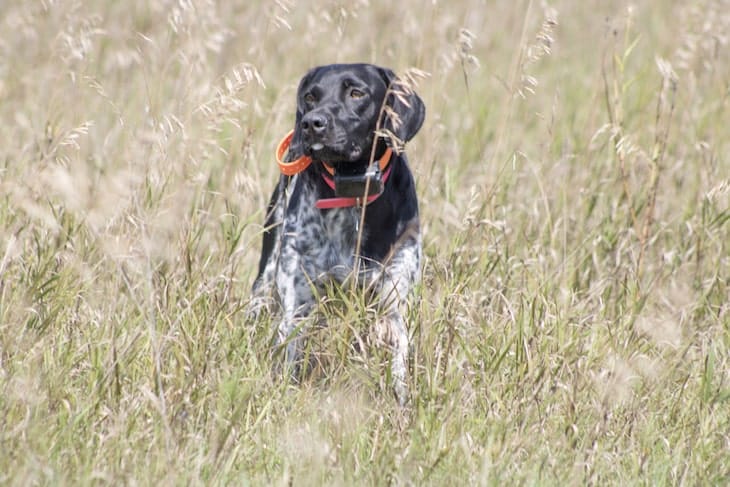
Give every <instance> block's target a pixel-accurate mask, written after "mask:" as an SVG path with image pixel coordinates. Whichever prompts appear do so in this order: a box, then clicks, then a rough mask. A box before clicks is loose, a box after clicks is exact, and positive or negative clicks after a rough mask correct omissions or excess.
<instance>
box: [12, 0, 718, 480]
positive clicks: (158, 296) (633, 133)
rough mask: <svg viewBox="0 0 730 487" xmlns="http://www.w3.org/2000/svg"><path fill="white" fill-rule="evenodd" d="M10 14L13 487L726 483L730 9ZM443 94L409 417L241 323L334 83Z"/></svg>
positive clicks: (339, 8)
mask: <svg viewBox="0 0 730 487" xmlns="http://www.w3.org/2000/svg"><path fill="white" fill-rule="evenodd" d="M549 3H550V5H549V6H548V5H547V3H546V2H538V1H530V0H524V1H517V2H512V1H501V0H500V1H496V2H485V1H478V0H465V1H454V2H445V1H439V0H433V1H423V2H419V1H416V0H405V1H403V2H384V1H380V0H369V1H368V0H354V1H347V2H345V1H342V2H340V1H337V0H322V1H319V0H318V1H312V2H296V1H294V0H279V1H276V2H273V1H248V0H237V1H226V2H213V1H206V0H179V1H172V0H153V1H141V0H134V1H128V2H115V1H111V0H86V1H81V0H80V1H71V0H34V1H22V0H10V1H9V2H8V1H6V2H3V6H2V11H3V13H2V15H1V16H0V123H1V124H2V130H0V484H2V485H23V486H25V485H96V484H121V485H124V484H128V485H155V484H161V485H200V484H213V485H225V484H230V485H246V484H253V485H295V486H296V485H318V484H329V485H348V484H365V485H384V484H396V485H400V484H406V485H475V484H476V485H585V484H588V485H725V484H727V483H729V482H730V426H729V425H730V296H729V294H730V282H729V280H730V181H729V179H730V56H729V55H728V49H730V14H728V12H730V2H728V1H727V0H707V1H698V2H676V1H671V0H657V1H653V2H637V3H636V5H635V6H632V5H631V4H630V3H627V2H623V1H616V2H605V1H599V0H588V1H580V0H551V1H550V2H549ZM348 61H365V62H373V63H376V64H380V65H385V66H390V67H392V68H393V69H394V70H396V71H397V72H401V73H402V72H405V71H406V70H407V69H409V68H412V67H415V68H418V69H421V70H423V71H426V72H428V73H429V74H430V76H429V77H427V78H425V79H424V80H422V81H421V83H420V85H419V87H418V91H419V93H420V94H421V95H422V98H423V99H424V101H425V103H426V106H427V120H426V123H425V125H424V127H423V129H422V130H421V132H420V134H418V135H417V136H416V138H415V139H414V140H413V141H412V142H411V143H410V144H409V148H408V152H409V157H410V160H411V165H412V168H413V170H414V173H415V174H416V179H417V184H418V191H419V196H420V199H421V212H422V222H423V229H424V246H425V254H426V259H425V262H424V269H423V274H424V278H423V281H422V285H421V286H420V288H419V290H418V295H417V296H416V299H414V300H413V306H412V309H411V310H410V311H409V321H410V324H411V328H410V332H411V336H412V348H413V354H412V361H411V377H410V382H411V394H412V397H411V401H410V406H409V408H408V409H407V410H401V409H399V408H398V407H397V404H396V401H395V400H394V398H393V397H392V394H391V392H390V388H389V386H388V384H387V382H388V380H389V379H388V377H387V373H386V370H387V359H388V357H387V355H384V354H382V353H380V352H378V351H377V350H373V349H367V348H366V349H363V350H359V349H357V347H353V346H352V345H353V342H354V338H353V337H355V336H363V335H366V334H367V327H368V323H370V322H372V319H373V317H372V310H369V309H367V307H366V305H365V304H363V302H362V300H361V299H360V297H359V296H358V293H357V292H355V291H351V290H332V293H331V294H330V296H329V299H327V302H328V303H329V304H326V305H325V306H324V309H325V312H326V313H327V314H328V316H329V317H330V320H329V321H330V327H329V328H328V329H327V330H324V331H319V332H318V333H317V334H316V336H314V337H313V339H312V353H314V354H316V355H317V356H318V357H319V358H320V361H321V362H322V366H321V367H320V368H319V369H318V371H317V372H316V373H314V374H313V375H312V376H311V377H310V378H309V379H308V380H307V381H306V382H305V383H304V384H301V385H292V384H289V383H287V382H285V381H282V380H281V379H279V378H277V377H276V376H275V375H272V374H271V368H272V358H271V356H270V353H269V346H270V339H271V323H270V320H269V319H267V318H262V319H260V320H259V321H257V322H252V321H250V320H247V319H246V314H245V309H246V305H247V302H248V299H249V290H250V286H251V284H252V280H253V277H254V275H255V271H256V265H257V262H258V252H259V248H260V236H261V224H262V222H263V216H264V215H263V209H264V207H265V203H266V201H267V198H268V196H269V193H270V191H271V190H272V189H273V186H274V182H275V180H276V177H277V167H276V164H275V163H274V155H273V149H274V147H275V144H276V142H277V141H278V139H279V138H280V137H281V136H282V135H283V134H285V133H286V131H287V130H289V129H290V128H291V127H292V123H293V118H294V94H295V90H296V85H297V82H298V80H299V78H300V77H301V75H302V74H303V73H304V72H305V71H306V69H307V68H309V67H310V66H313V65H318V64H326V63H331V62H348Z"/></svg>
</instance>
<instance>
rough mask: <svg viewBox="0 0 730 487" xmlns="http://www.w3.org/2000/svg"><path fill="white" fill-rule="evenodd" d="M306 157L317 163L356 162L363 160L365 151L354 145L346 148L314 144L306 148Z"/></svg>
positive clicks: (321, 143) (320, 143)
mask: <svg viewBox="0 0 730 487" xmlns="http://www.w3.org/2000/svg"><path fill="white" fill-rule="evenodd" d="M304 152H305V153H306V155H308V156H309V157H311V158H312V159H315V160H317V161H322V162H327V163H339V162H355V161H358V160H360V159H362V155H363V149H362V147H360V146H359V145H357V144H355V143H352V144H350V145H349V146H346V147H336V146H329V145H325V144H324V143H323V142H313V143H311V144H309V145H307V146H305V150H304Z"/></svg>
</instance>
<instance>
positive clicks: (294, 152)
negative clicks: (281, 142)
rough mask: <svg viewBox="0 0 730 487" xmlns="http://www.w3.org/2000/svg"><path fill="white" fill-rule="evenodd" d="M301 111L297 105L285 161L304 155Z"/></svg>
mask: <svg viewBox="0 0 730 487" xmlns="http://www.w3.org/2000/svg"><path fill="white" fill-rule="evenodd" d="M301 122H302V111H301V110H300V109H299V108H298V107H297V115H296V118H295V119H294V134H293V135H292V138H291V142H290V143H289V150H288V151H287V153H286V158H285V159H286V161H285V162H293V161H296V160H297V159H299V158H300V157H302V156H303V155H304V146H303V145H302V128H301V126H302V124H301Z"/></svg>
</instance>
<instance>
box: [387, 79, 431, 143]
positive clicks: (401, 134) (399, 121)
mask: <svg viewBox="0 0 730 487" xmlns="http://www.w3.org/2000/svg"><path fill="white" fill-rule="evenodd" d="M378 69H379V71H380V75H381V76H382V77H383V80H384V81H385V85H386V86H387V87H388V97H387V99H386V107H387V108H386V110H385V120H384V123H383V128H385V130H386V131H387V132H390V133H392V134H393V135H395V137H396V138H397V139H398V140H397V141H393V140H390V141H389V145H391V146H392V147H393V148H394V149H397V150H400V149H401V147H400V146H402V144H405V143H406V142H408V141H409V140H411V139H412V138H413V136H414V135H416V133H418V131H419V130H420V129H421V125H423V121H424V120H425V118H426V107H425V106H424V104H423V101H422V100H421V97H419V96H418V95H417V94H416V92H415V91H413V87H411V86H409V85H408V84H407V83H406V82H404V81H402V80H400V79H398V77H397V76H396V75H395V73H394V72H393V71H391V70H390V69H386V68H378ZM391 138H392V137H391Z"/></svg>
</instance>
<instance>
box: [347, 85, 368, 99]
mask: <svg viewBox="0 0 730 487" xmlns="http://www.w3.org/2000/svg"><path fill="white" fill-rule="evenodd" d="M363 96H365V93H363V92H362V91H360V90H358V89H354V88H353V89H352V90H350V98H354V99H356V100H357V99H358V98H362V97H363Z"/></svg>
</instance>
